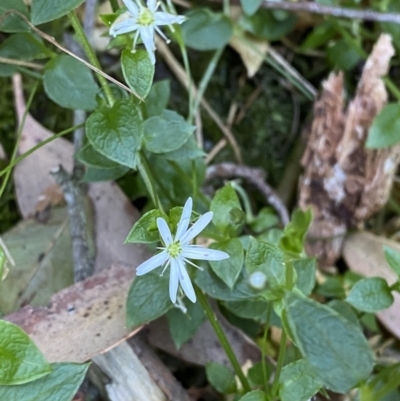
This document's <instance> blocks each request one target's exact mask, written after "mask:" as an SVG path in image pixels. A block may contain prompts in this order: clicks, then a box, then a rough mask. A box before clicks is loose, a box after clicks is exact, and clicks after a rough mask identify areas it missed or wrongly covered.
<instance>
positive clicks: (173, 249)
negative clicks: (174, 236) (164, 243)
mask: <svg viewBox="0 0 400 401" xmlns="http://www.w3.org/2000/svg"><path fill="white" fill-rule="evenodd" d="M167 252H168V254H169V256H171V258H177V257H178V256H179V255H180V254H181V252H182V247H181V243H180V242H179V241H175V242H173V243H172V244H171V245H169V246H168V248H167Z"/></svg>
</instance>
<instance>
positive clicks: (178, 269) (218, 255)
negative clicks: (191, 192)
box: [136, 198, 229, 303]
mask: <svg viewBox="0 0 400 401" xmlns="http://www.w3.org/2000/svg"><path fill="white" fill-rule="evenodd" d="M192 205H193V201H192V198H189V199H188V200H187V201H186V203H185V206H184V208H183V211H182V216H181V219H180V220H179V223H178V227H177V230H176V235H175V238H173V237H172V234H171V231H170V229H169V227H168V224H167V222H166V221H165V220H164V219H163V218H161V217H159V218H158V219H157V227H158V231H159V232H160V235H161V238H162V241H163V243H164V247H162V248H160V249H162V251H161V252H160V253H158V254H157V255H154V256H153V257H151V258H150V259H149V260H146V261H145V262H143V263H142V264H141V265H139V266H138V267H137V269H136V275H137V276H142V275H143V274H146V273H148V272H150V271H151V270H153V269H155V268H157V267H159V266H164V269H163V271H162V273H163V272H164V271H165V269H167V268H168V266H170V267H171V270H170V277H169V296H170V298H171V301H172V302H173V303H176V297H177V293H178V287H179V284H180V285H181V287H182V289H183V292H184V293H185V294H186V296H187V297H188V298H189V299H190V300H191V301H192V302H196V294H195V292H194V289H193V285H192V282H191V281H190V278H189V274H188V272H187V271H186V267H185V264H186V263H189V264H191V265H194V266H196V265H195V264H194V263H192V262H190V261H189V260H188V259H196V260H223V259H227V258H229V255H228V254H227V253H225V252H222V251H218V250H216V249H208V248H204V247H202V246H199V245H191V244H190V241H191V240H192V239H193V238H194V237H196V235H198V234H199V233H200V232H201V231H203V230H204V228H205V227H206V226H207V225H208V224H209V223H210V221H211V219H212V216H213V212H207V213H205V214H203V215H202V216H201V217H200V218H199V219H198V220H197V221H196V222H195V223H194V224H193V225H192V226H191V227H190V228H189V229H188V227H189V223H190V216H191V215H192ZM196 267H198V266H196ZM162 273H161V274H162Z"/></svg>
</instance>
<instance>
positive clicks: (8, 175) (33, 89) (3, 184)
mask: <svg viewBox="0 0 400 401" xmlns="http://www.w3.org/2000/svg"><path fill="white" fill-rule="evenodd" d="M39 82H40V81H37V82H36V83H35V85H34V86H33V88H32V92H31V93H30V95H29V99H28V102H27V103H26V107H25V110H24V114H23V116H22V119H21V124H20V126H19V127H18V132H17V140H16V142H15V146H14V149H13V152H12V155H11V160H10V164H11V163H13V161H14V160H15V157H16V156H17V152H18V147H19V142H20V141H21V137H22V130H23V129H24V125H25V121H26V117H27V115H28V112H29V109H30V107H31V105H32V101H33V97H34V96H35V93H36V90H37V88H38V86H39ZM5 174H6V176H5V177H4V180H3V182H2V184H1V188H0V198H1V197H2V195H3V192H4V190H5V188H6V185H7V182H8V180H9V178H10V174H11V168H8V170H7V171H6V173H5Z"/></svg>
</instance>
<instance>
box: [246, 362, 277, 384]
mask: <svg viewBox="0 0 400 401" xmlns="http://www.w3.org/2000/svg"><path fill="white" fill-rule="evenodd" d="M265 369H266V372H265V373H266V376H267V377H266V379H267V380H268V378H269V377H270V376H271V370H272V369H271V364H269V363H267V364H265ZM247 378H248V380H249V382H250V385H251V386H252V387H259V386H264V384H265V378H264V367H263V364H262V362H257V363H255V364H254V365H253V366H252V367H251V368H250V369H249V370H248V372H247Z"/></svg>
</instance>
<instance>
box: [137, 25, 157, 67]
mask: <svg viewBox="0 0 400 401" xmlns="http://www.w3.org/2000/svg"><path fill="white" fill-rule="evenodd" d="M140 37H141V38H142V41H143V44H144V47H145V48H146V50H147V53H148V54H149V57H150V61H151V63H152V64H155V63H156V57H155V56H154V51H155V50H156V48H155V46H154V27H153V26H151V25H150V26H142V27H141V28H140Z"/></svg>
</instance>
